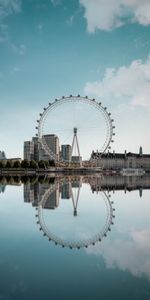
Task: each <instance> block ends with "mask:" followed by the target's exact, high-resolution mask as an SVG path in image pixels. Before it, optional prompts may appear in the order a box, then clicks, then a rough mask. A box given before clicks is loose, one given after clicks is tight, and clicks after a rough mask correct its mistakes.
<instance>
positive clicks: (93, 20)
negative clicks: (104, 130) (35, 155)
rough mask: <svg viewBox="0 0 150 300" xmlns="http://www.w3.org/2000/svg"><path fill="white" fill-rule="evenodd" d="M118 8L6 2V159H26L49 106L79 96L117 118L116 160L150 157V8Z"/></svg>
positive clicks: (1, 19)
mask: <svg viewBox="0 0 150 300" xmlns="http://www.w3.org/2000/svg"><path fill="white" fill-rule="evenodd" d="M111 3H112V1H110V0H108V5H107V6H105V5H104V3H103V1H102V0H98V1H95V2H94V1H92V2H91V1H90V0H80V1H77V0H74V1H69V2H68V1H66V0H60V1H54V0H53V1H50V0H44V1H42V3H41V1H35V0H32V1H29V0H27V1H23V0H22V1H21V0H9V1H7V2H6V1H1V7H0V46H1V47H0V57H1V58H0V65H1V69H0V89H1V101H0V105H1V118H0V128H1V130H0V140H1V148H0V150H1V151H2V150H3V151H5V153H6V156H7V157H23V147H22V145H23V141H24V140H30V139H31V137H32V136H34V135H35V129H34V128H35V125H36V119H37V117H38V115H39V113H40V111H41V110H42V108H43V106H44V105H46V104H47V103H48V102H51V101H53V100H54V99H55V98H57V97H61V96H62V95H66V96H67V95H70V94H74V95H77V94H78V93H79V94H81V95H88V96H89V97H91V98H92V97H95V98H96V100H101V101H102V103H103V104H104V105H106V106H107V107H108V109H109V110H110V111H111V113H112V116H113V118H114V120H115V125H116V137H115V143H114V145H113V149H114V150H115V151H116V152H123V151H124V149H126V150H127V151H131V152H137V151H138V149H139V147H140V146H141V145H142V146H143V152H144V153H150V142H149V127H150V120H149V109H150V100H149V91H150V56H149V55H150V42H149V33H150V27H149V25H150V14H149V13H148V12H149V11H150V3H149V1H148V0H147V1H146V0H145V1H141V2H140V1H137V0H135V1H131V2H130V1H127V0H121V1H118V0H114V1H113V5H111ZM58 127H59V120H58ZM133 141H134V143H133ZM113 149H112V150H113Z"/></svg>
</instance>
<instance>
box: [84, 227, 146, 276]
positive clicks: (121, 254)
mask: <svg viewBox="0 0 150 300" xmlns="http://www.w3.org/2000/svg"><path fill="white" fill-rule="evenodd" d="M86 252H87V253H88V254H95V255H102V256H103V258H104V260H105V263H106V266H107V268H116V267H117V268H119V269H120V270H122V271H126V270H127V271H130V272H131V274H132V275H134V276H142V275H146V276H147V278H148V279H149V280H150V230H148V229H146V230H142V231H136V232H132V233H131V234H130V239H129V240H119V239H118V240H115V241H113V242H111V243H110V242H108V241H106V243H102V244H101V245H97V246H95V247H90V248H88V249H87V250H86Z"/></svg>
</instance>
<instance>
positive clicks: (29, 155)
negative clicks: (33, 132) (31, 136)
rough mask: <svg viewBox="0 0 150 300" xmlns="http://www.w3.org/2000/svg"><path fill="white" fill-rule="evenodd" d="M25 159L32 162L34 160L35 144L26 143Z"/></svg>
mask: <svg viewBox="0 0 150 300" xmlns="http://www.w3.org/2000/svg"><path fill="white" fill-rule="evenodd" d="M24 159H27V160H29V161H30V160H32V159H34V142H33V141H25V142H24Z"/></svg>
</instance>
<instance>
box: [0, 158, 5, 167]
mask: <svg viewBox="0 0 150 300" xmlns="http://www.w3.org/2000/svg"><path fill="white" fill-rule="evenodd" d="M4 167H5V163H4V162H3V161H2V160H1V161H0V169H3V168H4Z"/></svg>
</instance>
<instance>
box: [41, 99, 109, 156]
mask: <svg viewBox="0 0 150 300" xmlns="http://www.w3.org/2000/svg"><path fill="white" fill-rule="evenodd" d="M113 122H114V120H113V119H112V117H111V113H110V112H108V111H107V108H106V107H105V106H103V105H102V103H101V102H98V101H96V100H95V99H89V98H88V97H87V96H85V97H81V96H80V95H77V96H72V95H70V96H68V97H64V96H63V97H61V98H59V99H55V100H54V101H53V102H49V104H48V105H47V106H46V107H44V108H43V112H41V113H40V117H39V118H38V119H37V126H36V130H37V133H36V136H37V137H38V141H39V143H40V145H41V147H42V149H43V150H44V151H45V153H46V155H48V157H49V158H50V159H54V160H57V159H58V157H57V155H56V153H55V151H53V149H51V147H50V146H49V144H48V142H47V140H46V138H45V136H46V135H47V134H49V133H50V134H55V135H58V136H59V138H60V139H61V141H60V142H61V144H63V143H66V142H67V143H69V144H71V147H72V150H71V157H72V156H73V151H76V154H77V155H78V156H79V157H80V156H83V157H84V154H83V153H84V152H85V151H86V152H87V153H88V158H89V157H90V154H91V153H92V150H94V151H98V152H99V153H100V154H103V153H104V152H106V150H109V149H111V143H113V142H114V140H113V136H114V135H115V133H114V129H115V126H114V124H113ZM68 134H69V136H68ZM86 159H87V158H86ZM62 160H63V159H62Z"/></svg>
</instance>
